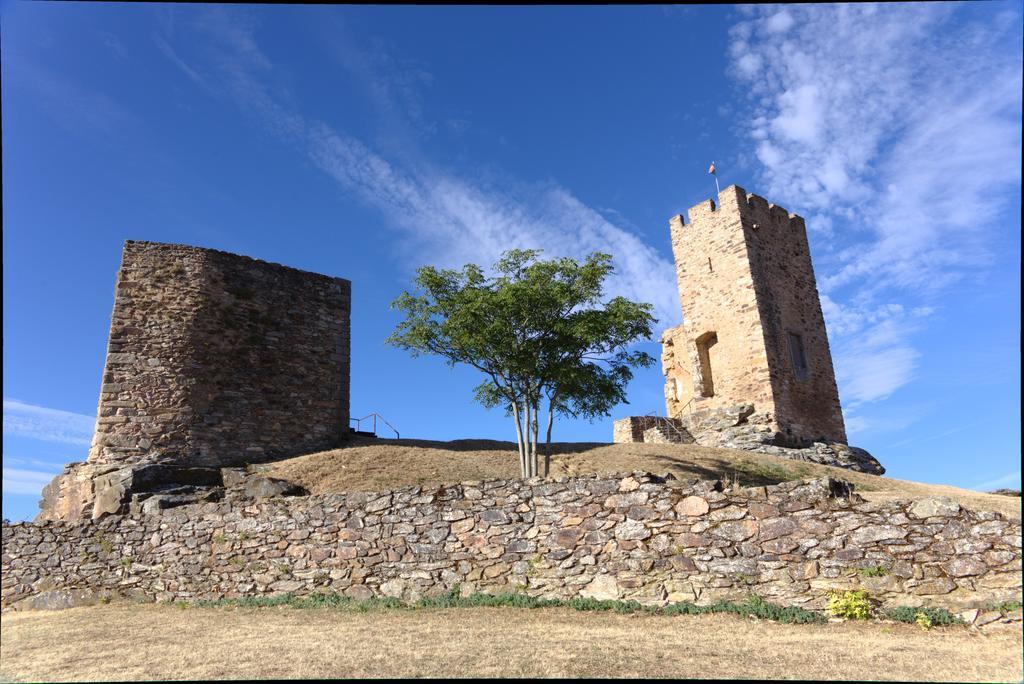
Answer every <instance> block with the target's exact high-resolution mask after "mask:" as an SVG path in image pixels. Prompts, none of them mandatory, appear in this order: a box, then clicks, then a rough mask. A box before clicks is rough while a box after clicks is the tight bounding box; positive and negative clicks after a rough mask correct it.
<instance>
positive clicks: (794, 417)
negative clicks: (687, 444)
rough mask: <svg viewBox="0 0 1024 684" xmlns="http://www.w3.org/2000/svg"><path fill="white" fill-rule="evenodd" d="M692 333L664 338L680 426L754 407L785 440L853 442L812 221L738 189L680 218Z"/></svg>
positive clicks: (681, 278)
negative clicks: (810, 239)
mask: <svg viewBox="0 0 1024 684" xmlns="http://www.w3.org/2000/svg"><path fill="white" fill-rule="evenodd" d="M669 226H670V230H671V235H672V251H673V253H674V256H675V262H676V277H677V280H678V286H679V298H680V300H681V302H682V308H683V324H682V325H679V326H676V327H674V328H670V329H668V330H666V331H665V332H664V333H663V334H662V338H661V341H662V345H663V347H662V348H663V353H662V363H663V370H664V373H665V403H666V409H667V414H668V416H669V417H674V418H685V417H686V415H687V414H691V413H694V412H699V411H702V410H703V409H726V408H728V407H732V406H737V405H742V404H752V405H753V409H754V412H755V413H757V414H760V416H761V418H762V422H763V423H764V424H766V425H768V426H770V427H771V428H772V429H773V430H774V431H775V433H776V434H775V440H774V443H775V444H777V445H780V446H781V445H784V446H791V447H805V446H808V445H809V444H811V443H812V442H834V443H841V444H845V443H846V428H845V426H844V423H843V413H842V409H841V408H840V405H839V391H838V389H837V388H836V379H835V373H834V372H833V369H832V355H831V353H830V352H829V346H828V335H827V334H826V332H825V321H824V318H823V316H822V313H821V302H820V300H819V298H818V289H817V285H816V283H815V279H814V269H813V267H812V265H811V254H810V250H809V248H808V244H807V229H806V227H805V226H804V220H803V219H802V218H801V217H799V216H796V215H795V214H790V213H789V212H787V211H786V210H785V209H783V208H782V207H779V206H776V205H774V204H769V203H768V202H767V200H765V199H764V198H763V197H759V196H757V195H752V194H748V193H747V192H746V191H745V190H744V189H743V188H741V187H739V186H736V185H732V186H729V187H728V188H725V189H724V190H722V192H721V193H720V194H719V196H718V201H717V203H716V202H715V201H714V200H707V201H705V202H702V203H700V204H698V205H697V206H695V207H691V208H690V209H689V211H688V212H687V217H686V218H685V219H684V217H683V216H682V215H679V216H675V217H674V218H672V219H671V220H670V221H669Z"/></svg>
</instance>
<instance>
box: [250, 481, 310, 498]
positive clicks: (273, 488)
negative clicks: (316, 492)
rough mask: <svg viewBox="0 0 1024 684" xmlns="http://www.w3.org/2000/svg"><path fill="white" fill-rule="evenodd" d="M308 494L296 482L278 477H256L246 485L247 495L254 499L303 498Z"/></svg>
mask: <svg viewBox="0 0 1024 684" xmlns="http://www.w3.org/2000/svg"><path fill="white" fill-rule="evenodd" d="M308 493H309V492H307V491H306V490H305V489H303V488H302V487H300V486H299V485H297V484H295V483H294V482H288V481H287V480H281V479H278V478H276V477H254V478H251V479H249V480H247V481H246V483H245V495H246V496H248V497H250V498H253V499H267V498H270V497H272V496H302V495H305V494H308Z"/></svg>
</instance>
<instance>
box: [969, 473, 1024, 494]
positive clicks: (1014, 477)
mask: <svg viewBox="0 0 1024 684" xmlns="http://www.w3.org/2000/svg"><path fill="white" fill-rule="evenodd" d="M1014 485H1016V486H1017V488H1018V489H1019V488H1020V471H1019V470H1016V471H1014V472H1012V473H1007V474H1006V475H1003V476H1002V477H997V478H996V479H994V480H989V481H988V482H982V483H980V484H976V485H974V486H973V487H970V488H969V489H977V490H979V491H983V492H987V491H990V490H993V489H999V488H1001V487H1013V486H1014Z"/></svg>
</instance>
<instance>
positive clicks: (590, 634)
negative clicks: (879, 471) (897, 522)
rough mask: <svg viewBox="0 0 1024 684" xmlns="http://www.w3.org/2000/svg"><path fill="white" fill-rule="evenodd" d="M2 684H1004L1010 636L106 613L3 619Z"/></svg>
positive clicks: (1016, 635) (495, 613) (693, 619)
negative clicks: (242, 683) (427, 682)
mask: <svg viewBox="0 0 1024 684" xmlns="http://www.w3.org/2000/svg"><path fill="white" fill-rule="evenodd" d="M2 626H3V642H2V649H0V677H2V678H3V679H4V680H5V681H12V680H13V681H18V680H25V681H75V680H78V681H84V680H93V681H96V680H114V679H118V680H121V679H128V680H146V679H149V680H152V679H203V678H209V679H247V678H253V679H270V678H333V677H473V676H481V677H498V676H508V677H602V676H603V677H673V678H680V677H684V678H749V679H809V680H815V679H824V680H834V679H845V680H865V679H873V680H910V681H978V682H980V681H1011V680H1020V679H1021V668H1022V662H1021V633H1020V630H1019V629H1005V628H1004V629H998V630H993V631H991V632H989V633H979V632H977V631H973V630H968V629H966V628H962V627H959V628H943V629H938V628H936V629H933V630H930V631H927V632H926V631H923V630H921V629H920V628H918V627H915V626H912V625H902V624H894V625H884V626H883V625H879V624H854V623H849V622H848V623H843V624H828V625H783V624H776V623H770V622H763V621H762V622H755V621H752V620H750V619H744V618H739V617H735V616H727V615H701V616H672V617H668V616H656V615H653V616H652V615H615V614H605V613H587V614H581V613H577V612H574V611H571V610H568V609H543V610H529V609H515V608H473V609H449V610H438V609H435V610H419V611H398V610H377V611H371V612H368V613H351V612H339V611H331V610H295V609H290V608H277V609H274V608H271V609H241V608H234V609H232V608H188V609H179V608H176V607H173V606H154V605H147V606H124V605H110V606H97V607H92V608H74V609H71V610H65V611H57V612H34V613H33V612H26V613H8V614H5V615H4V616H3V617H2Z"/></svg>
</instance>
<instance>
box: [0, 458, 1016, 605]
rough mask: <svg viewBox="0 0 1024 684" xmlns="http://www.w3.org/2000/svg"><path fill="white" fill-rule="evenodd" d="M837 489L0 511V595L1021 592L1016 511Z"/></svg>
mask: <svg viewBox="0 0 1024 684" xmlns="http://www.w3.org/2000/svg"><path fill="white" fill-rule="evenodd" d="M848 487H849V485H847V484H846V483H842V482H838V481H835V480H829V479H822V480H811V481H805V482H790V483H784V484H781V485H774V486H770V487H756V488H748V489H738V490H723V489H724V488H723V486H722V483H721V482H716V481H700V482H696V481H694V482H682V481H677V480H673V479H671V478H669V479H667V480H665V479H663V478H659V477H655V476H651V475H649V474H645V473H633V474H629V475H617V476H580V477H573V478H562V479H559V480H555V481H543V480H540V479H532V480H494V481H488V482H465V483H462V484H458V485H451V486H443V487H431V488H427V487H411V488H405V489H399V490H395V491H391V492H379V493H371V492H349V493H340V494H325V495H316V496H308V497H295V498H276V499H266V500H256V499H248V500H245V499H243V500H237V501H228V500H225V501H222V502H218V503H208V504H202V505H195V506H188V507H182V508H176V509H173V510H171V511H168V512H165V513H164V514H162V515H142V516H136V517H129V516H120V515H115V516H109V517H106V518H103V519H101V520H96V521H79V522H65V521H50V522H42V523H16V524H13V525H10V524H4V526H3V558H2V563H3V566H2V570H3V573H2V605H3V606H4V607H10V606H14V605H15V604H17V607H19V608H33V607H61V606H67V605H71V604H80V603H89V602H96V601H100V600H105V598H111V597H127V598H134V599H137V600H157V601H176V600H194V599H218V598H225V597H228V598H230V597H242V596H260V595H268V594H274V593H281V592H291V593H295V594H300V595H301V594H308V593H311V592H321V591H323V592H338V593H341V594H343V595H345V596H349V597H352V598H355V599H366V598H370V597H374V596H392V597H399V598H401V599H403V600H414V599H416V598H418V597H421V596H426V595H433V594H437V593H441V592H444V591H447V590H449V589H451V588H453V587H456V586H459V587H460V588H461V590H462V591H463V592H464V593H470V592H474V591H488V592H497V591H522V592H526V593H528V594H531V595H534V596H542V597H552V598H555V597H557V598H571V597H575V596H590V597H594V598H600V599H613V598H614V599H635V600H637V601H640V602H642V603H645V604H664V603H666V602H679V601H692V602H696V603H698V604H707V603H711V602H714V601H715V600H718V599H743V598H746V597H747V596H748V595H749V594H750V593H756V594H758V595H760V596H762V597H764V598H765V599H767V600H770V601H772V602H775V603H778V604H781V605H787V606H802V607H805V608H811V609H821V608H823V607H824V606H825V604H826V601H827V592H828V591H829V590H832V589H852V588H862V589H866V590H868V591H869V593H870V595H871V596H872V597H873V598H875V599H877V600H879V601H880V602H881V603H882V604H883V605H885V606H887V607H893V606H898V605H913V606H920V605H927V606H932V607H946V608H949V609H951V610H963V609H965V608H979V607H983V606H985V605H987V604H990V603H992V602H997V601H1013V600H1018V601H1019V600H1020V598H1021V527H1020V521H1019V520H1015V519H1010V518H1007V517H1006V516H1004V515H1002V514H999V513H992V512H974V511H970V510H965V509H963V508H961V507H960V506H959V505H957V504H956V503H955V502H953V501H952V500H950V499H945V498H935V499H924V500H920V501H916V502H908V501H885V502H865V501H863V500H862V499H860V498H859V497H858V496H856V495H855V494H854V495H852V496H851V495H850V492H849V489H848ZM879 568H881V569H882V570H879ZM858 569H860V570H861V571H862V572H858ZM869 569H870V572H866V570H869ZM872 575H877V576H872ZM19 602H20V603H19Z"/></svg>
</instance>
